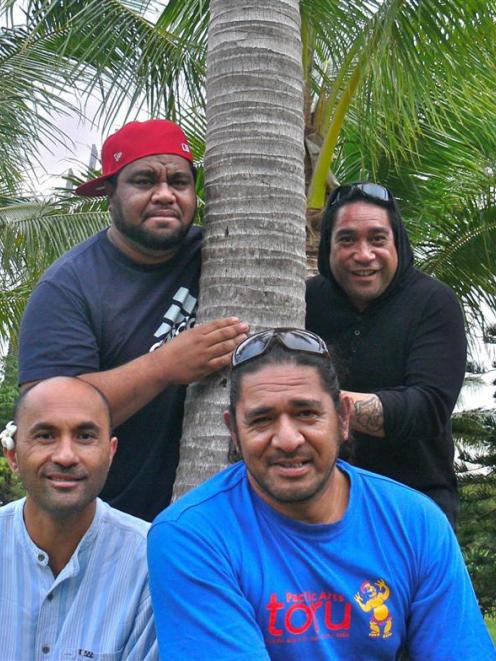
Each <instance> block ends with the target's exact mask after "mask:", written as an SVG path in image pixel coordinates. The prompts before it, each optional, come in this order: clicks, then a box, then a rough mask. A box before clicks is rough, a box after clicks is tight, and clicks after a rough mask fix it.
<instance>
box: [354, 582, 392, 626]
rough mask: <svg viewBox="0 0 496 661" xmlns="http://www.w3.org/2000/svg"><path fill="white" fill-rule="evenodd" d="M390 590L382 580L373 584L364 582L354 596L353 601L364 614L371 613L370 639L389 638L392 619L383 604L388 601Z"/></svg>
mask: <svg viewBox="0 0 496 661" xmlns="http://www.w3.org/2000/svg"><path fill="white" fill-rule="evenodd" d="M389 594H390V590H389V588H388V586H387V585H386V583H385V582H384V581H383V579H382V578H380V579H378V580H377V581H376V582H375V583H371V582H370V581H364V582H363V583H362V584H361V586H360V592H357V593H356V595H355V601H356V602H357V604H358V605H359V606H360V608H361V609H362V610H363V611H364V612H365V613H370V611H372V617H371V618H370V622H369V625H370V633H369V636H370V637H371V638H379V637H380V636H381V630H382V637H383V638H389V636H390V635H391V633H392V631H391V630H392V628H393V618H392V617H391V613H390V612H389V608H388V607H387V606H386V604H385V603H384V602H385V601H387V600H388V599H389Z"/></svg>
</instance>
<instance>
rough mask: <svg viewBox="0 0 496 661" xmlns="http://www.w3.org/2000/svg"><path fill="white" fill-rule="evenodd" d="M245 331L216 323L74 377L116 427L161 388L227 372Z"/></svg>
mask: <svg viewBox="0 0 496 661" xmlns="http://www.w3.org/2000/svg"><path fill="white" fill-rule="evenodd" d="M248 329H249V326H248V324H246V323H244V322H241V321H240V320H239V319H238V318H236V317H228V318H226V319H217V320H215V321H211V322H208V323H205V324H201V325H199V326H195V327H194V328H190V329H189V330H186V331H183V332H182V333H180V334H179V335H178V336H177V337H175V338H174V339H173V340H171V341H170V342H167V343H166V344H164V345H163V346H161V347H160V348H158V349H157V350H156V351H153V352H152V353H147V354H145V355H143V356H139V357H138V358H135V359H134V360H132V361H130V362H128V363H126V364H125V365H121V366H119V367H115V368H113V369H110V370H106V371H103V372H91V373H88V374H81V375H79V376H80V378H82V379H84V380H85V381H88V382H89V383H92V384H93V385H95V386H97V387H98V388H100V390H102V392H103V393H104V394H105V395H106V396H107V398H108V399H109V401H110V405H111V407H112V415H113V418H114V424H115V425H120V424H121V423H123V422H124V421H125V420H127V419H128V418H129V417H130V416H132V415H133V414H134V413H136V411H139V410H140V409H142V408H143V407H144V406H145V405H146V404H148V402H150V401H151V400H152V399H153V398H154V397H156V396H157V395H158V394H159V393H160V392H161V391H162V390H163V389H164V388H166V387H167V386H169V385H173V384H188V383H192V382H193V381H197V380H199V379H201V378H203V377H205V376H207V375H208V374H210V373H212V372H215V371H216V370H219V369H221V368H223V367H227V365H228V364H229V361H230V358H231V353H232V351H233V349H234V348H235V347H236V346H237V345H238V344H239V343H240V342H241V341H242V340H244V339H245V337H246V335H245V333H247V332H248ZM29 385H30V384H29V383H25V384H23V388H26V387H28V386H29Z"/></svg>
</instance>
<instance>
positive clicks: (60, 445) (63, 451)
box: [52, 436, 79, 467]
mask: <svg viewBox="0 0 496 661" xmlns="http://www.w3.org/2000/svg"><path fill="white" fill-rule="evenodd" d="M52 461H53V462H54V463H55V464H59V466H66V467H69V466H74V465H75V464H77V463H78V462H79V459H78V456H77V454H76V452H75V450H74V444H73V442H72V439H71V438H70V437H66V436H63V437H62V438H59V439H58V441H57V443H56V444H55V447H54V450H53V453H52Z"/></svg>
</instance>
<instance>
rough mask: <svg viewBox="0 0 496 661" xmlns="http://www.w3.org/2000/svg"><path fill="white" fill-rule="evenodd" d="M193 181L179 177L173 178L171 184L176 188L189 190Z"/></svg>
mask: <svg viewBox="0 0 496 661" xmlns="http://www.w3.org/2000/svg"><path fill="white" fill-rule="evenodd" d="M191 183H192V182H191V179H190V178H189V177H184V176H182V175H181V176H177V177H171V179H170V181H169V184H170V185H171V186H173V187H174V188H187V187H188V186H189V185H190V184H191Z"/></svg>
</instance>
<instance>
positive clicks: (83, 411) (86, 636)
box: [0, 377, 158, 661]
mask: <svg viewBox="0 0 496 661" xmlns="http://www.w3.org/2000/svg"><path fill="white" fill-rule="evenodd" d="M14 423H15V425H16V428H14V427H13V426H11V427H10V435H9V433H7V434H5V433H4V434H3V436H2V444H3V446H4V454H5V456H6V457H7V460H8V462H9V464H10V467H11V469H12V470H13V471H14V472H15V473H18V474H19V476H20V477H21V480H22V482H23V484H24V487H25V489H26V497H25V498H22V499H21V500H18V501H15V502H13V503H10V504H9V505H6V506H5V507H2V508H1V509H0V538H1V539H2V544H1V547H0V594H1V595H2V597H1V599H0V659H1V660H2V661H23V660H24V659H25V660H26V661H28V660H29V661H31V660H32V659H43V660H45V659H53V660H59V659H88V658H89V659H105V660H106V661H114V660H117V659H126V660H131V659H136V661H143V660H144V659H158V651H157V643H156V637H155V628H154V623H153V619H152V610H151V602H150V595H149V591H148V575H147V567H146V534H147V530H148V527H149V524H147V523H146V522H144V521H142V520H141V519H137V518H135V517H132V516H130V515H128V514H125V513H123V512H120V511H118V510H116V509H113V508H112V507H110V506H109V505H108V504H106V503H104V502H103V501H101V500H100V499H99V498H97V496H98V494H99V493H100V491H101V489H102V488H103V485H104V482H105V479H106V477H107V473H108V470H109V468H110V465H111V463H112V458H113V456H114V454H115V451H116V449H117V439H116V438H115V437H112V434H111V428H112V425H111V419H110V409H109V406H108V402H107V401H106V399H105V397H104V396H103V394H102V393H101V392H100V391H99V390H98V389H97V388H96V387H94V386H92V385H90V384H89V383H87V382H85V381H82V380H80V379H78V378H75V377H55V378H52V379H47V380H46V381H42V382H40V383H38V384H35V385H34V386H32V387H31V388H29V389H28V390H26V391H25V392H24V393H23V394H22V395H21V397H20V399H19V401H18V403H17V407H16V413H15V421H14Z"/></svg>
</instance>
